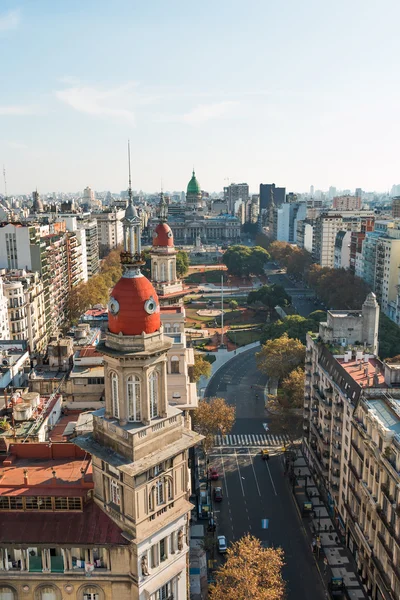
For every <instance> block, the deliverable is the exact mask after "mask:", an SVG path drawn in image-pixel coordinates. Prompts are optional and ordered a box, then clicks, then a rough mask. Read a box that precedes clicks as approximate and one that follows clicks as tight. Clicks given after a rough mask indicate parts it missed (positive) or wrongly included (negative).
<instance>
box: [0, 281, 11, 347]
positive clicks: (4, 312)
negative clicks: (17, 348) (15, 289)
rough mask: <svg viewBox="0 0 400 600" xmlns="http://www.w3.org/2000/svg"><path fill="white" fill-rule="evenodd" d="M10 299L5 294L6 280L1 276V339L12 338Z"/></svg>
mask: <svg viewBox="0 0 400 600" xmlns="http://www.w3.org/2000/svg"><path fill="white" fill-rule="evenodd" d="M7 306H8V301H7V297H6V296H5V294H4V282H3V279H2V278H1V277H0V340H9V339H10V328H9V326H8V308H7Z"/></svg>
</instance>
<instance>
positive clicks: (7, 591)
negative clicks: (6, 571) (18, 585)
mask: <svg viewBox="0 0 400 600" xmlns="http://www.w3.org/2000/svg"><path fill="white" fill-rule="evenodd" d="M16 598H17V594H16V593H15V591H14V590H13V588H10V587H9V586H8V585H0V600H15V599H16Z"/></svg>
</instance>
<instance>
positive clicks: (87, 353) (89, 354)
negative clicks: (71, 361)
mask: <svg viewBox="0 0 400 600" xmlns="http://www.w3.org/2000/svg"><path fill="white" fill-rule="evenodd" d="M101 356H102V355H101V354H100V352H97V350H96V348H94V347H93V346H87V347H85V348H80V349H79V350H77V351H76V352H75V358H99V357H101Z"/></svg>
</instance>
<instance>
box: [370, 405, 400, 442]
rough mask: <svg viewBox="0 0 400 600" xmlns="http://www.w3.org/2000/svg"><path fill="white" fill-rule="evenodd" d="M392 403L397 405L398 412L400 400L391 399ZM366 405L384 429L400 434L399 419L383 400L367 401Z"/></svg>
mask: <svg viewBox="0 0 400 600" xmlns="http://www.w3.org/2000/svg"><path fill="white" fill-rule="evenodd" d="M392 402H394V403H395V404H396V405H397V408H398V410H399V411H400V400H398V399H392ZM366 405H367V406H368V408H369V409H370V410H371V412H372V413H373V414H374V416H375V417H376V418H377V419H378V420H379V421H380V422H381V423H382V425H383V426H384V427H385V428H386V429H389V430H390V431H393V433H396V434H400V417H399V416H398V415H396V413H395V412H394V411H393V410H391V409H390V407H389V406H388V403H387V402H386V401H385V400H381V399H376V400H368V401H367V402H366Z"/></svg>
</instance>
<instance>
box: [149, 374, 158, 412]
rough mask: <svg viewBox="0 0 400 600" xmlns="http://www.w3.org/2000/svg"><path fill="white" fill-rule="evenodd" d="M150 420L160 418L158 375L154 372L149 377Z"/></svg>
mask: <svg viewBox="0 0 400 600" xmlns="http://www.w3.org/2000/svg"><path fill="white" fill-rule="evenodd" d="M149 395H150V418H151V419H155V418H156V417H158V374H157V372H156V371H153V372H152V374H151V375H150V377H149Z"/></svg>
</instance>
